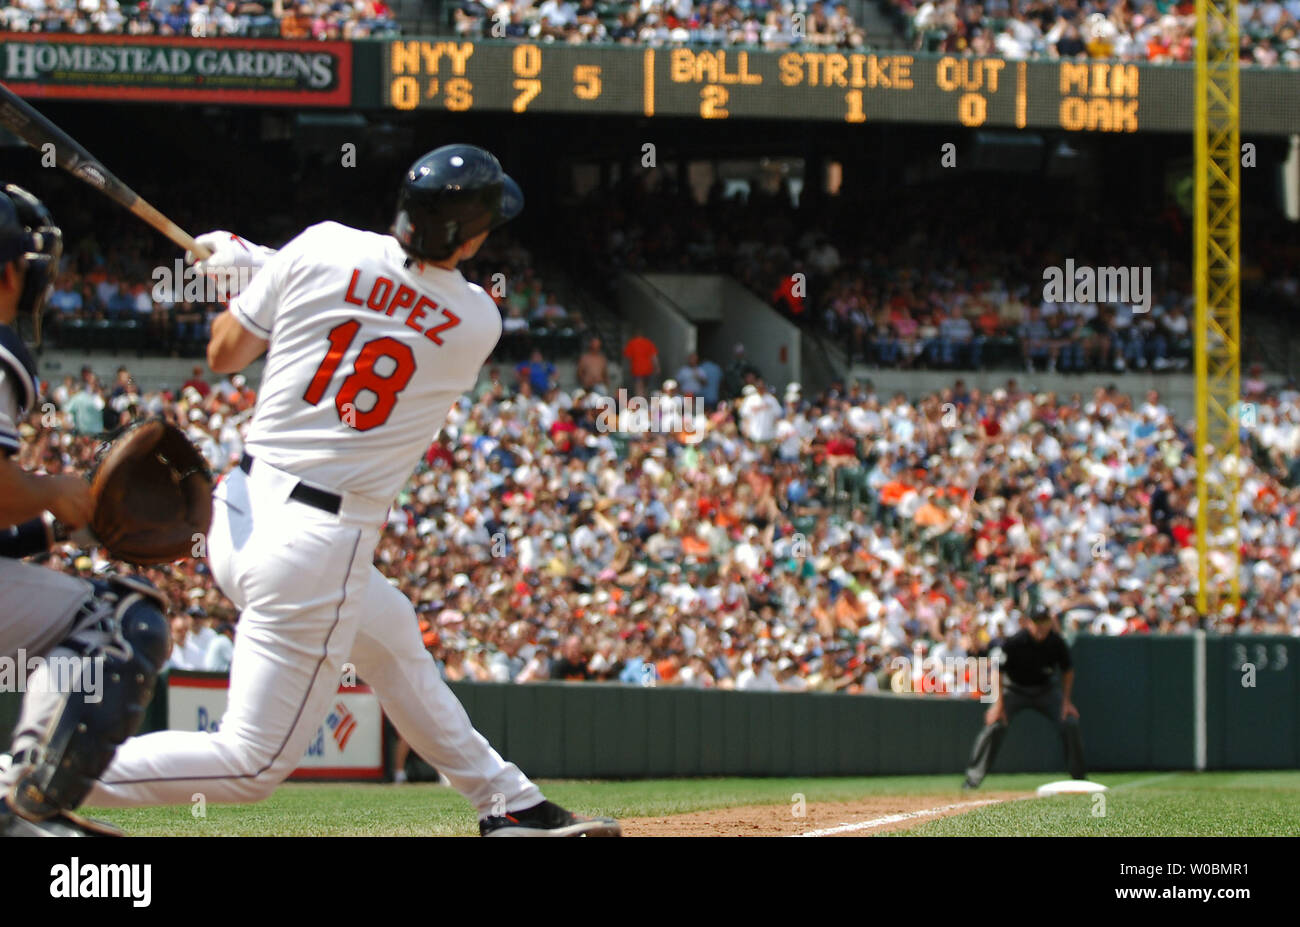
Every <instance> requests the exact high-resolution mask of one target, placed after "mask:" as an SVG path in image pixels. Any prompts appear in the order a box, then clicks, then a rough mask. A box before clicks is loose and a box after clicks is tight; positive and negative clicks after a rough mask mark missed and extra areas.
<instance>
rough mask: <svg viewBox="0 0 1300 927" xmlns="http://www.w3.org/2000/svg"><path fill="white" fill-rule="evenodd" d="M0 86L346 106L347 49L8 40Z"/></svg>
mask: <svg viewBox="0 0 1300 927" xmlns="http://www.w3.org/2000/svg"><path fill="white" fill-rule="evenodd" d="M0 48H2V49H3V55H2V56H0V81H3V82H4V83H5V84H7V85H8V86H9V88H10V89H11V90H13V91H14V92H15V93H18V94H21V95H23V96H27V97H63V98H72V99H79V100H86V99H112V100H144V101H152V102H166V101H169V100H187V101H193V102H210V103H264V104H293V105H307V106H349V105H351V103H352V44H351V43H350V42H290V41H281V40H279V39H189V38H183V37H157V36H71V35H52V34H48V33H47V34H43V33H31V34H26V33H7V34H4V35H3V38H0Z"/></svg>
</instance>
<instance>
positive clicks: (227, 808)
mask: <svg viewBox="0 0 1300 927" xmlns="http://www.w3.org/2000/svg"><path fill="white" fill-rule="evenodd" d="M1052 778H1059V777H1054V776H1052V775H1042V774H1020V775H996V776H990V777H989V778H988V779H987V780H986V781H985V788H984V789H982V790H981V792H987V791H998V792H1004V791H1026V792H1032V790H1033V789H1035V788H1037V786H1039V785H1041V784H1042V783H1043V782H1046V781H1049V780H1050V779H1052ZM1097 779H1098V781H1100V782H1102V783H1104V784H1106V785H1108V786H1110V787H1111V789H1112V791H1111V792H1109V793H1107V794H1106V806H1105V815H1104V816H1094V815H1093V808H1094V805H1093V801H1092V798H1091V797H1090V796H1086V795H1085V796H1071V797H1062V798H1050V799H1033V800H1026V801H1016V802H1008V803H1006V804H1001V805H992V806H988V807H983V808H977V809H976V810H974V811H971V812H969V813H966V814H962V815H958V816H954V817H949V818H943V819H939V820H933V821H927V822H924V823H921V824H918V825H917V826H915V827H913V828H910V829H908V830H906V831H903V832H902V833H907V834H915V835H927V836H929V835H953V836H987V835H993V834H1003V835H1030V834H1034V835H1040V834H1041V835H1065V836H1090V835H1116V836H1136V835H1210V834H1226V835H1256V834H1277V835H1292V836H1300V772H1268V773H1262V772H1261V773H1200V774H1196V773H1167V774H1152V773H1115V774H1104V775H1098V776H1097ZM959 782H960V779H959V777H956V776H897V777H879V778H843V779H665V780H644V781H635V782H575V781H565V782H545V783H542V786H543V788H544V790H545V792H546V794H547V797H549V798H551V799H553V800H555V801H557V802H559V803H560V804H562V805H565V806H566V807H570V808H572V809H574V810H576V811H582V812H585V813H588V814H604V815H612V816H614V817H619V818H628V817H650V816H658V815H668V814H680V813H684V812H688V811H702V810H706V809H709V808H722V807H732V806H738V805H757V804H776V805H780V804H788V803H789V802H790V801H791V800H792V799H791V796H793V795H794V794H795V793H801V794H803V795H804V796H805V799H806V801H807V802H808V803H809V804H812V803H815V802H819V801H824V802H838V801H851V800H853V799H855V798H862V797H864V796H871V795H904V794H906V795H920V796H933V797H934V799H935V802H934V804H936V805H940V804H947V803H951V802H956V801H962V800H969V799H976V798H978V797H979V796H980V794H981V792H974V793H964V792H960V791H959V790H958V788H957V787H958V785H959ZM205 810H206V815H205V816H203V817H196V816H195V815H194V813H193V810H192V807H191V806H189V805H183V806H175V807H163V808H132V809H93V808H92V809H88V813H90V814H91V815H92V816H94V817H98V818H102V819H104V820H108V821H112V822H113V823H115V824H117V825H118V826H120V827H122V828H124V829H125V830H126V831H127V832H128V833H131V834H138V835H177V836H345V835H364V836H377V835H395V836H453V835H462V834H474V833H477V825H476V818H475V814H474V813H473V811H472V810H471V809H470V807H469V805H468V804H467V803H466V802H465V800H464V799H463V798H461V797H460V795H458V794H457V793H456V792H454V791H452V790H451V789H447V788H440V787H438V786H434V785H426V784H411V785H402V786H394V785H359V784H346V785H334V784H330V785H312V784H300V783H290V784H287V785H284V786H282V787H281V788H280V789H279V790H278V791H277V792H276V793H275V794H274V795H273V796H272V797H271V798H270V799H268V800H267V801H265V802H262V803H260V804H256V805H211V804H210V805H208V806H207V807H206V809H205Z"/></svg>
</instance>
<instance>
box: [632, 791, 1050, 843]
mask: <svg viewBox="0 0 1300 927" xmlns="http://www.w3.org/2000/svg"><path fill="white" fill-rule="evenodd" d="M1025 797H1027V796H1026V793H1024V792H973V793H972V792H967V793H958V794H954V795H895V796H872V797H870V798H862V799H858V800H856V801H848V802H817V801H807V802H806V804H805V806H804V809H803V810H804V814H803V816H802V817H797V816H796V815H795V813H794V812H795V810H796V805H795V803H794V802H793V801H792V802H790V803H789V804H783V805H747V806H744V807H738V808H716V809H713V810H711V811H692V812H690V813H689V814H672V815H665V816H661V817H651V818H624V819H623V821H622V822H621V823H622V824H623V833H624V834H626V835H627V836H629V837H797V836H800V835H807V836H826V837H868V836H871V835H872V834H880V833H884V832H886V831H891V830H901V829H903V828H906V827H915V826H916V825H917V824H924V823H925V822H926V821H933V820H935V819H936V818H941V817H948V816H949V815H952V814H965V813H967V812H969V811H974V810H975V809H977V808H984V807H987V806H988V805H992V804H998V803H1000V802H1004V801H1011V800H1013V799H1017V798H1025Z"/></svg>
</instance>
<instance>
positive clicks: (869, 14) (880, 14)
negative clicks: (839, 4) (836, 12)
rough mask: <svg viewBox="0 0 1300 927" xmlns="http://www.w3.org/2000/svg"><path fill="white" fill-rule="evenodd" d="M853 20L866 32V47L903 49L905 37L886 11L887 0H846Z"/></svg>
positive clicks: (872, 48)
mask: <svg viewBox="0 0 1300 927" xmlns="http://www.w3.org/2000/svg"><path fill="white" fill-rule="evenodd" d="M848 4H849V12H850V13H852V14H853V21H854V22H856V23H857V24H858V25H860V26H862V28H863V29H865V30H866V32H867V47H868V48H870V49H871V50H873V51H880V50H886V51H893V50H897V51H904V50H906V49H907V48H908V43H907V39H906V38H905V37H904V36H903V35H902V34H901V33H900V32H899V31H898V29H897V28H896V27H895V25H894V19H893V17H892V16H891V15H890V14H889V13H887V12H886V9H887V7H888V4H889V0H848Z"/></svg>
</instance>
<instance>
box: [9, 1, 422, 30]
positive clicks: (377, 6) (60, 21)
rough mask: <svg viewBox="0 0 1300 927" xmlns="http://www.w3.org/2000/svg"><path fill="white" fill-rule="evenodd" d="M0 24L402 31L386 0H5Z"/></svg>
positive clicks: (24, 27) (11, 27)
mask: <svg viewBox="0 0 1300 927" xmlns="http://www.w3.org/2000/svg"><path fill="white" fill-rule="evenodd" d="M0 28H3V29H4V30H6V31H9V32H55V33H71V34H73V35H156V36H172V35H174V36H188V37H192V38H215V37H220V36H238V37H245V38H285V39H360V38H365V37H367V36H372V35H384V34H387V33H394V32H397V31H398V24H397V22H396V20H395V19H394V18H393V11H392V9H391V8H390V7H389V6H388V4H387V3H386V2H385V0H224V2H222V0H141V2H139V3H130V2H125V3H123V2H119V0H5V2H4V6H3V7H2V8H0Z"/></svg>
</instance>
